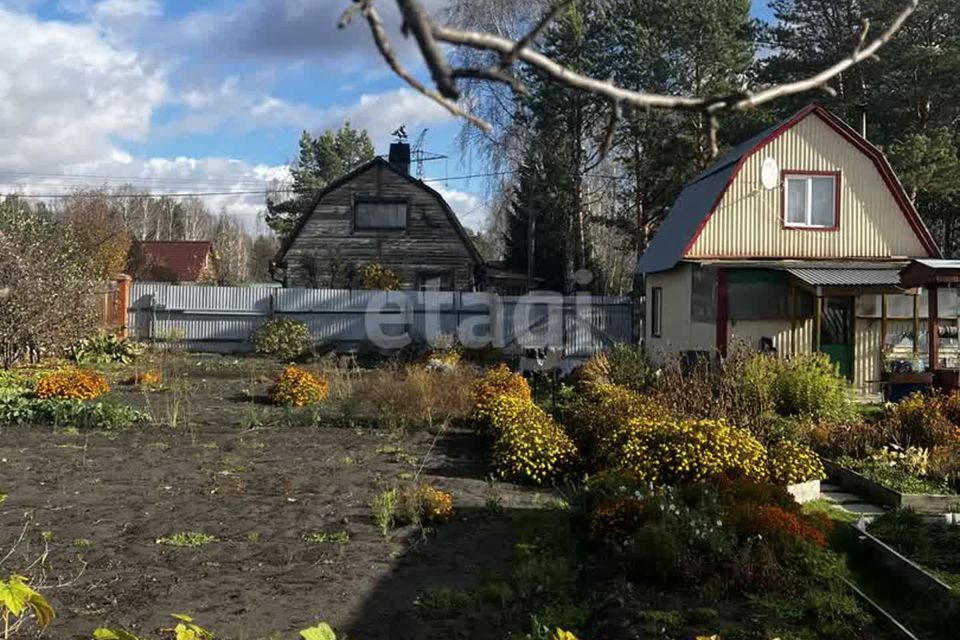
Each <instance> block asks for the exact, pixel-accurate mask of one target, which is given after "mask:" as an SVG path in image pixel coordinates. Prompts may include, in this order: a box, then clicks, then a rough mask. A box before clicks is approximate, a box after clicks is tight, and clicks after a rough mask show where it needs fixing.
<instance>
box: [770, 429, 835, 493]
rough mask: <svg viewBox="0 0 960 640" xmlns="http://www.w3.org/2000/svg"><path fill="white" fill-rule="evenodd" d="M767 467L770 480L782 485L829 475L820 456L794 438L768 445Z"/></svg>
mask: <svg viewBox="0 0 960 640" xmlns="http://www.w3.org/2000/svg"><path fill="white" fill-rule="evenodd" d="M767 469H768V472H769V476H770V481H771V482H773V483H775V484H781V485H789V484H797V483H800V482H807V481H808V480H822V479H824V478H826V477H827V474H826V472H825V471H824V469H823V463H822V462H820V456H818V455H817V454H816V453H814V452H813V449H811V448H810V447H808V446H806V445H804V444H800V443H799V442H794V441H793V440H781V441H780V442H775V443H773V444H771V445H770V446H769V447H767Z"/></svg>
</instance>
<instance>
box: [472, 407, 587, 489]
mask: <svg viewBox="0 0 960 640" xmlns="http://www.w3.org/2000/svg"><path fill="white" fill-rule="evenodd" d="M487 407H488V409H489V414H488V415H489V420H490V428H491V433H492V435H493V437H494V443H493V467H494V470H495V471H496V473H497V474H498V475H499V476H500V477H502V478H509V479H512V480H517V481H522V482H532V483H534V484H543V483H545V482H549V481H552V480H557V479H560V478H562V477H563V476H564V475H566V474H567V473H568V472H570V471H571V470H572V469H573V467H574V465H575V464H576V462H577V447H576V446H575V445H574V443H573V440H571V439H570V436H568V435H567V433H566V432H565V431H564V430H563V427H561V426H560V425H559V424H558V423H557V422H556V421H555V420H554V419H553V418H552V417H551V416H550V415H549V414H548V413H547V412H546V411H544V410H543V409H541V408H540V407H538V406H537V405H536V404H535V403H534V402H533V401H532V400H530V399H529V398H523V397H518V396H510V395H500V396H497V397H496V398H494V399H493V400H492V401H490V402H489V403H487Z"/></svg>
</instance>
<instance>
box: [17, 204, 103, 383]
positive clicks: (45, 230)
mask: <svg viewBox="0 0 960 640" xmlns="http://www.w3.org/2000/svg"><path fill="white" fill-rule="evenodd" d="M43 213H44V212H43V211H42V210H39V209H35V208H33V207H30V206H28V205H27V204H25V203H23V202H22V201H20V200H18V199H17V198H16V197H12V196H11V197H8V198H6V199H5V200H4V201H3V202H2V203H0V289H5V290H7V292H6V295H5V296H3V297H0V364H2V365H3V366H4V367H10V366H12V365H13V364H15V363H17V362H18V361H20V360H23V359H26V358H30V359H34V360H36V359H38V358H39V356H40V354H41V353H44V352H47V353H50V352H57V351H59V350H61V349H64V348H66V347H67V346H69V345H70V344H72V343H74V342H76V341H77V340H78V339H80V338H82V337H84V336H85V335H88V334H89V333H91V332H92V331H93V330H94V329H95V327H96V302H97V301H96V297H95V294H94V290H95V276H94V270H93V264H92V260H91V257H90V256H88V255H86V254H85V253H84V251H83V248H82V246H81V244H80V243H77V242H75V241H74V238H73V235H72V233H71V229H70V227H69V226H68V225H65V224H62V223H59V222H56V221H54V220H51V219H50V218H48V217H47V216H45V215H43Z"/></svg>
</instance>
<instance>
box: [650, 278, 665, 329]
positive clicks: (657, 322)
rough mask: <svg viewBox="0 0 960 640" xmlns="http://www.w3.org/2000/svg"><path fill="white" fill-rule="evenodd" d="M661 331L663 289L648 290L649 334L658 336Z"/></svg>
mask: <svg viewBox="0 0 960 640" xmlns="http://www.w3.org/2000/svg"><path fill="white" fill-rule="evenodd" d="M662 333H663V289H662V288H661V287H653V288H652V289H651V290H650V335H651V336H653V337H654V338H659V337H660V336H661V334H662Z"/></svg>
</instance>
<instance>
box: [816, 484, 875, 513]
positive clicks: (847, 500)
mask: <svg viewBox="0 0 960 640" xmlns="http://www.w3.org/2000/svg"><path fill="white" fill-rule="evenodd" d="M820 497H821V498H823V499H824V500H827V501H828V502H832V503H833V504H834V505H836V506H837V507H838V508H839V509H842V510H844V511H848V512H850V513H852V514H854V515H857V516H859V517H861V518H862V517H867V518H870V517H873V516H878V515H880V514H882V513H883V512H884V508H883V507H881V506H880V505H876V504H871V503H869V502H867V501H866V500H864V499H863V498H862V497H861V496H858V495H856V494H854V493H850V492H849V491H844V490H843V489H841V488H840V487H838V486H837V485H835V484H831V483H829V482H823V483H821V484H820Z"/></svg>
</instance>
